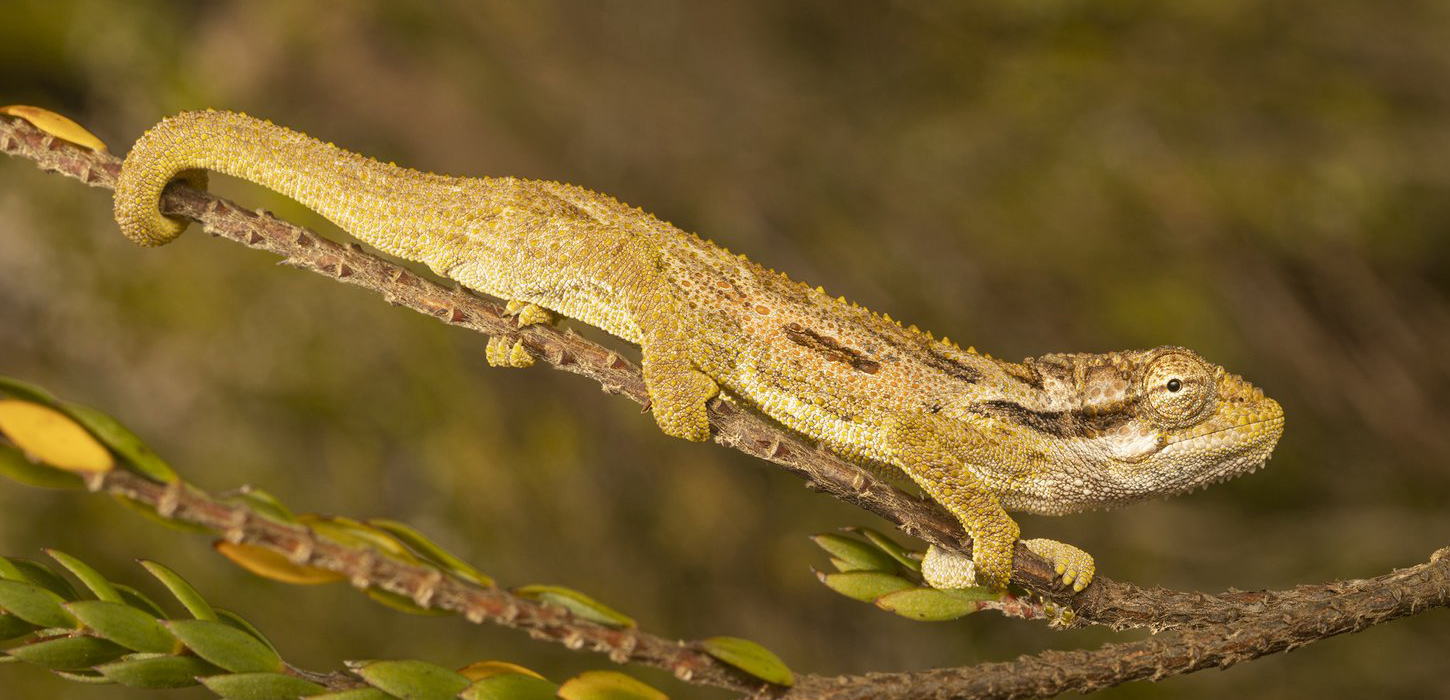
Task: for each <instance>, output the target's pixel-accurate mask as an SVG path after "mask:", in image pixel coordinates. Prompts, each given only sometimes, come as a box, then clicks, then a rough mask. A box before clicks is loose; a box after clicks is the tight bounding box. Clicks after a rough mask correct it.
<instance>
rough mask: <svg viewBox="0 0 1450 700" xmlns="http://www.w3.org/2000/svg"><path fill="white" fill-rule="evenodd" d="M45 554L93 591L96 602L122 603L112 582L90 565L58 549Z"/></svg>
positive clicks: (48, 550) (46, 551) (49, 550)
mask: <svg viewBox="0 0 1450 700" xmlns="http://www.w3.org/2000/svg"><path fill="white" fill-rule="evenodd" d="M45 553H46V554H48V555H50V558H51V559H54V560H56V561H57V562H59V563H60V565H61V566H64V567H65V568H66V569H67V570H69V571H70V572H71V573H72V574H73V575H75V577H76V578H78V579H80V581H81V584H83V585H84V586H85V587H86V588H89V589H91V593H93V594H95V596H96V600H104V601H107V602H110V603H119V602H121V592H120V591H117V590H116V588H115V587H114V586H112V585H111V582H110V581H107V580H106V577H105V576H102V575H101V572H99V571H96V570H95V569H93V568H91V565H90V564H87V563H85V562H83V561H81V560H79V559H77V558H75V557H73V556H71V555H69V554H66V553H65V552H62V551H60V550H58V549H47V550H45Z"/></svg>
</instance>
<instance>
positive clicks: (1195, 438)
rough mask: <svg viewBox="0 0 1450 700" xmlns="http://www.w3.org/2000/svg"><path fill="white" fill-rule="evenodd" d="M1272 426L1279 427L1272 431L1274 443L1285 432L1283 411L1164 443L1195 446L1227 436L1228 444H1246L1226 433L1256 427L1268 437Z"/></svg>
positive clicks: (1250, 442) (1258, 440) (1250, 429)
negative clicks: (1268, 416) (1275, 414)
mask: <svg viewBox="0 0 1450 700" xmlns="http://www.w3.org/2000/svg"><path fill="white" fill-rule="evenodd" d="M1260 426H1262V427H1260ZM1270 427H1274V428H1277V430H1274V431H1273V432H1272V436H1273V437H1272V440H1271V442H1272V443H1277V442H1278V441H1279V436H1280V435H1282V434H1283V433H1284V415H1283V414H1282V413H1281V414H1279V415H1277V416H1273V417H1271V418H1260V419H1259V420H1255V421H1250V422H1248V423H1238V424H1235V425H1229V426H1224V427H1222V428H1215V429H1213V430H1210V431H1208V432H1205V433H1198V434H1194V435H1185V436H1183V437H1180V438H1178V439H1176V440H1170V441H1169V442H1168V444H1167V445H1164V447H1171V446H1174V445H1183V446H1188V445H1194V446H1196V445H1197V443H1199V442H1201V441H1204V440H1210V439H1214V441H1217V442H1223V441H1224V440H1225V439H1226V438H1227V439H1228V441H1229V443H1230V445H1226V446H1231V445H1244V444H1246V443H1245V442H1244V441H1242V440H1238V441H1234V440H1233V438H1234V437H1236V436H1235V435H1224V433H1238V432H1241V431H1254V429H1257V430H1256V431H1255V432H1260V433H1262V434H1263V437H1268V436H1269V435H1270V433H1269V431H1268V430H1267V429H1268V428H1270ZM1260 441H1261V439H1251V440H1249V441H1248V443H1247V444H1249V445H1252V444H1256V443H1258V442H1260ZM1272 447H1273V445H1272V444H1271V445H1270V448H1271V449H1272Z"/></svg>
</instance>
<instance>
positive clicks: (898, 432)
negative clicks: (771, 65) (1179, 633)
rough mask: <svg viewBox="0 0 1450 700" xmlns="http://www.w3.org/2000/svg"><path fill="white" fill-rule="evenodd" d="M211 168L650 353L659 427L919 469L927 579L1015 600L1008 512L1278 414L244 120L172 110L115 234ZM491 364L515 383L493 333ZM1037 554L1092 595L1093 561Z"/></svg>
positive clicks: (147, 229) (531, 185)
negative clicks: (723, 433)
mask: <svg viewBox="0 0 1450 700" xmlns="http://www.w3.org/2000/svg"><path fill="white" fill-rule="evenodd" d="M207 171H216V172H219V173H224V174H227V175H232V176H235V177H240V178H243V179H245V180H249V181H252V182H254V183H257V184H259V185H262V186H264V187H267V188H269V189H272V190H274V191H276V192H279V193H281V194H284V195H286V196H288V197H291V198H293V199H295V200H296V201H298V202H300V203H301V204H303V205H304V206H307V207H309V208H311V209H313V210H315V211H317V212H318V213H319V214H321V215H323V216H324V217H326V218H327V219H329V220H331V221H332V222H334V223H335V224H337V225H338V226H339V227H340V228H341V229H343V230H344V231H346V232H347V233H348V234H350V235H352V236H353V237H355V238H357V239H359V240H361V241H363V242H365V243H367V244H369V245H371V246H373V247H375V248H377V249H378V250H380V251H382V252H384V253H387V254H390V255H394V256H397V257H399V258H403V259H405V260H409V261H413V262H417V263H422V264H425V265H427V267H428V268H429V269H431V270H432V271H433V272H435V273H436V274H438V275H441V276H443V277H445V278H448V279H451V280H454V281H456V282H458V283H459V284H461V285H462V286H464V287H467V288H469V289H471V290H475V291H478V292H482V293H484V294H487V295H491V296H494V297H497V298H500V299H503V300H505V301H506V302H507V307H506V309H507V311H508V313H510V314H512V315H514V316H516V317H517V322H518V323H519V324H520V325H521V326H522V325H529V324H537V323H552V322H554V321H555V320H557V319H558V318H559V317H561V316H562V317H567V318H569V319H574V320H577V321H580V322H583V323H586V324H589V325H592V326H595V327H598V328H600V329H602V330H604V331H606V332H608V333H610V334H611V335H614V336H616V337H619V338H621V339H623V340H625V341H628V342H631V343H635V344H637V345H638V346H639V347H640V355H641V371H642V373H643V377H644V382H645V384H646V387H647V390H648V394H649V406H650V410H651V412H652V413H653V415H654V418H655V421H656V422H657V423H658V425H659V427H660V429H661V430H663V432H665V433H666V434H668V435H671V436H674V437H677V438H684V439H686V440H695V441H703V440H706V439H708V438H709V437H710V424H709V421H708V418H707V414H706V405H707V403H709V402H710V401H711V400H713V399H715V398H716V397H717V396H722V395H723V397H724V398H726V399H727V400H730V401H732V402H736V403H739V404H743V405H745V406H747V407H749V408H751V409H753V410H755V411H758V412H759V413H762V414H764V415H765V416H768V417H769V418H770V419H773V420H774V421H777V422H779V423H780V424H782V425H784V426H785V427H786V428H788V429H790V430H793V431H796V432H798V433H801V434H803V435H804V436H806V437H808V438H810V439H812V440H814V441H816V442H818V443H819V444H821V445H822V446H824V447H825V448H826V449H828V450H831V451H832V452H834V453H836V454H838V455H840V456H841V457H843V458H845V459H847V460H850V461H852V462H853V463H856V464H858V465H860V466H863V467H865V468H868V469H872V470H877V471H880V470H886V471H889V472H893V473H897V474H904V475H905V476H906V477H909V480H910V481H911V482H914V483H915V484H916V485H918V486H919V487H920V489H921V490H922V491H923V492H924V493H925V494H926V495H927V496H928V497H930V498H931V499H932V500H934V501H936V502H937V503H939V504H941V505H942V506H943V507H945V508H946V509H947V510H948V511H949V512H950V513H951V514H952V515H953V516H955V517H956V518H957V519H958V520H959V521H960V522H961V524H962V526H963V527H964V528H965V530H966V532H967V534H968V535H970V537H971V539H972V548H971V552H972V553H971V556H970V558H967V557H963V556H962V555H959V554H955V553H953V552H950V551H948V550H945V549H941V548H936V547H932V548H930V549H929V550H928V551H927V553H926V555H925V561H924V567H923V568H924V571H925V572H926V580H927V582H928V583H929V584H931V585H935V586H939V587H964V586H968V585H982V586H986V587H989V588H991V589H994V590H1001V589H1004V588H1005V587H1006V586H1007V585H1008V582H1009V580H1010V578H1011V573H1012V564H1013V558H1014V548H1015V544H1016V543H1017V542H1018V540H1019V538H1020V534H1021V530H1020V528H1019V526H1018V525H1017V523H1016V521H1015V520H1013V519H1012V517H1011V516H1010V515H1008V511H1023V512H1030V513H1041V514H1050V515H1061V514H1067V513H1072V512H1076V511H1082V510H1086V509H1096V508H1108V507H1115V506H1120V505H1124V504H1128V503H1131V502H1134V501H1139V500H1143V499H1147V498H1155V497H1160V496H1166V495H1172V494H1177V493H1182V492H1186V491H1190V490H1194V489H1196V488H1199V487H1202V486H1205V485H1208V484H1211V483H1214V482H1218V481H1222V480H1225V479H1228V478H1231V477H1235V476H1238V475H1241V474H1246V473H1249V472H1252V471H1254V470H1256V469H1258V468H1259V467H1260V466H1262V465H1263V464H1264V463H1265V462H1266V461H1267V460H1268V458H1269V456H1270V454H1271V453H1272V451H1273V449H1274V446H1275V445H1276V444H1277V442H1278V440H1279V437H1280V436H1281V434H1282V432H1283V425H1284V413H1283V410H1282V408H1281V407H1280V405H1279V404H1278V403H1277V402H1275V401H1274V400H1273V399H1271V398H1268V397H1266V396H1265V395H1264V393H1263V391H1262V390H1260V389H1259V388H1257V387H1255V386H1254V385H1252V384H1250V383H1249V382H1248V381H1246V380H1245V379H1243V378H1242V377H1240V376H1238V375H1235V374H1232V373H1230V372H1228V371H1227V370H1226V369H1224V368H1223V367H1221V366H1218V365H1215V364H1212V363H1210V362H1208V361H1207V360H1205V359H1204V358H1202V357H1201V356H1200V355H1199V354H1198V353H1196V352H1194V351H1192V350H1189V349H1187V348H1183V347H1177V346H1162V347H1156V348H1152V349H1147V350H1132V351H1121V352H1106V353H1057V354H1046V355H1041V356H1038V357H1031V358H1027V359H1025V360H1023V361H1022V362H1009V361H1006V360H1002V359H999V358H993V357H991V356H990V355H988V354H985V353H978V352H977V351H976V350H975V348H972V347H968V348H966V349H963V348H962V347H961V346H960V345H958V344H956V343H953V342H951V341H950V340H948V339H947V338H945V337H942V338H936V337H934V336H933V335H932V334H931V333H930V332H925V331H921V330H918V329H917V328H916V327H915V326H909V327H908V326H903V325H902V324H901V323H900V322H899V321H896V320H893V319H892V318H891V317H890V316H889V315H884V314H877V313H875V312H872V311H870V310H868V309H865V308H863V307H861V306H858V305H856V304H853V303H850V302H848V301H847V300H846V299H845V298H843V297H832V296H830V295H828V294H826V293H825V291H824V290H823V289H822V288H820V287H814V288H813V287H810V286H808V285H806V284H803V283H800V282H797V281H794V280H791V279H789V278H788V277H787V276H786V275H784V274H781V273H778V272H775V271H774V270H769V269H766V268H764V267H762V266H760V265H758V264H756V263H754V262H752V261H750V260H749V259H747V258H746V257H745V256H743V255H737V254H733V253H731V252H730V251H729V250H726V249H725V248H722V247H720V246H717V245H715V244H713V243H711V242H710V241H707V240H705V239H703V238H700V237H699V236H697V235H694V234H691V233H687V232H685V231H683V230H681V229H679V228H676V227H675V226H673V225H671V224H669V223H667V222H665V221H662V220H660V219H658V218H656V217H654V216H652V215H650V214H648V213H646V212H644V211H643V210H641V209H638V208H634V207H631V206H628V205H626V204H623V203H621V202H619V201H617V200H615V199H614V198H612V197H609V196H607V195H603V194H599V193H597V192H593V191H591V190H588V189H584V188H582V187H578V186H574V185H569V184H563V183H559V182H551V181H545V180H531V179H521V178H516V177H450V176H445V175H437V174H433V173H428V172H421V171H418V170H413V169H409V168H405V167H401V166H398V165H395V164H392V163H382V162H379V161H377V160H373V159H371V158H368V157H366V156H363V155H360V154H358V153H354V152H351V151H348V150H345V149H343V148H340V147H338V146H335V145H333V144H331V143H323V142H322V141H320V140H317V139H315V138H312V137H311V136H308V135H306V134H303V133H301V132H298V131H294V130H292V129H288V128H285V127H282V126H278V125H274V124H272V123H271V122H270V121H265V120H261V119H257V118H254V117H250V116H247V115H245V114H240V113H235V112H227V111H219V110H204V111H191V112H183V113H181V114H177V115H175V116H172V117H169V118H166V119H164V120H163V121H161V122H160V123H159V124H157V125H155V126H154V127H152V128H151V129H150V130H148V131H147V132H146V133H145V134H144V135H142V136H141V138H140V139H138V140H137V141H136V143H135V145H134V146H133V147H132V149H131V151H130V153H129V154H128V155H127V156H126V158H125V160H124V162H123V164H122V167H121V172H120V176H119V179H118V181H117V183H116V193H115V200H114V214H115V219H116V221H117V223H118V225H119V227H120V229H121V232H122V233H123V234H125V236H126V237H127V238H129V239H130V240H132V241H134V242H136V243H138V244H140V245H143V246H156V245H161V244H164V243H167V242H168V241H171V240H172V239H174V238H176V237H177V236H179V235H180V234H181V232H182V231H183V230H184V229H185V228H186V226H187V224H188V222H187V221H185V220H182V219H173V218H169V217H167V216H166V215H163V214H162V213H161V212H160V210H159V208H158V206H159V199H160V197H161V194H162V191H163V190H164V188H165V187H166V186H167V185H168V184H169V183H171V182H172V181H173V180H181V181H184V182H186V183H189V184H191V185H192V186H195V187H198V188H204V187H205V186H206V182H207ZM485 357H486V360H487V361H488V363H489V364H491V365H497V366H505V367H523V366H527V365H529V364H530V363H531V362H532V360H533V358H532V356H531V355H530V354H529V353H528V352H527V351H526V350H525V349H524V348H523V346H522V345H521V344H520V343H519V342H518V341H514V342H512V343H511V342H510V341H509V339H507V338H505V337H493V338H490V340H489V341H488V345H487V348H486V352H485ZM1022 543H1023V544H1024V545H1025V546H1026V548H1027V549H1028V550H1029V551H1031V552H1033V553H1035V554H1037V555H1039V556H1042V557H1044V558H1045V559H1047V560H1048V561H1050V562H1051V563H1052V564H1053V566H1054V567H1055V572H1056V573H1057V583H1058V585H1060V586H1065V587H1070V588H1071V589H1072V590H1074V591H1080V590H1082V589H1083V588H1084V587H1086V586H1087V585H1088V583H1089V582H1090V581H1091V580H1092V578H1093V576H1094V573H1095V564H1094V561H1093V559H1092V557H1091V555H1089V554H1088V553H1086V552H1084V551H1082V550H1081V549H1079V548H1077V547H1074V546H1072V545H1069V544H1066V543H1062V542H1058V541H1055V540H1049V539H1028V540H1023V541H1022Z"/></svg>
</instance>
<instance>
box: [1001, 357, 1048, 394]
mask: <svg viewBox="0 0 1450 700" xmlns="http://www.w3.org/2000/svg"><path fill="white" fill-rule="evenodd" d="M1000 366H1001V368H1002V371H1003V372H1006V373H1007V376H1009V377H1011V378H1013V379H1016V380H1017V381H1019V382H1022V384H1024V385H1025V386H1027V387H1028V388H1029V389H1041V388H1042V373H1041V372H1038V371H1037V368H1036V367H1033V366H1032V365H1027V364H1017V363H1016V362H1003V363H1001V365H1000Z"/></svg>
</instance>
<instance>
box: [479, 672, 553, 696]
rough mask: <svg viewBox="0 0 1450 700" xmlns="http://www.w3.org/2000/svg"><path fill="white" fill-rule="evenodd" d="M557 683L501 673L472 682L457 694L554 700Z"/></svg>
mask: <svg viewBox="0 0 1450 700" xmlns="http://www.w3.org/2000/svg"><path fill="white" fill-rule="evenodd" d="M558 691H559V685H558V684H557V683H552V682H550V681H546V680H544V679H542V678H535V677H534V676H528V675H524V674H522V673H501V674H499V675H496V676H489V677H488V678H484V679H481V680H477V681H474V682H473V685H470V686H468V687H467V688H465V689H464V690H463V692H462V693H460V694H459V697H461V698H463V700H554V698H555V693H557V692H558Z"/></svg>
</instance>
